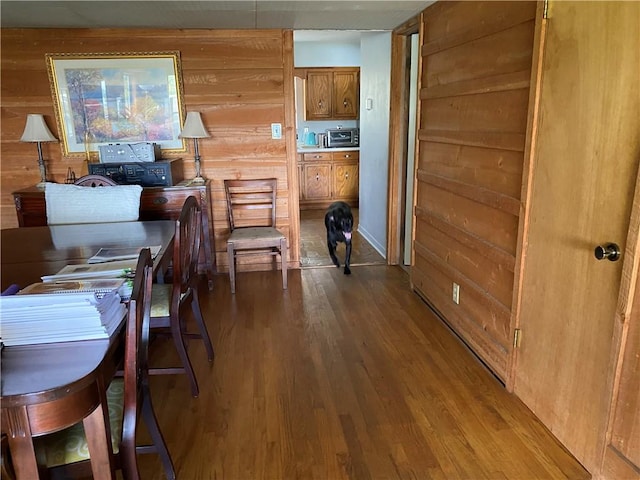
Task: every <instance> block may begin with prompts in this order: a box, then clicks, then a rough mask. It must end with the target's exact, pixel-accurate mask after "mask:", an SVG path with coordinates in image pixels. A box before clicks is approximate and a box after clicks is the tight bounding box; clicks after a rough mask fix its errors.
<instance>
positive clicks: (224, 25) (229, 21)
mask: <svg viewBox="0 0 640 480" xmlns="http://www.w3.org/2000/svg"><path fill="white" fill-rule="evenodd" d="M432 3H434V2H433V1H426V0H395V1H394V0H368V1H360V0H342V1H339V0H338V1H336V0H326V1H315V0H284V1H282V0H281V1H274V0H235V1H234V0H231V1H218V0H210V1H188V0H175V1H157V0H143V1H119V0H102V1H76V0H72V1H55V0H51V1H31V0H22V1H12V0H1V2H0V25H1V26H2V28H56V27H58V28H87V27H89V28H107V27H111V28H170V29H181V28H207V29H209V28H211V29H255V28H260V29H262V28H266V29H269V28H276V29H292V30H393V29H394V28H395V27H397V26H399V25H401V24H403V23H404V22H405V21H407V20H409V19H410V18H412V17H414V16H415V15H417V14H419V13H420V12H421V11H422V10H424V9H425V8H426V7H427V6H429V5H430V4H432Z"/></svg>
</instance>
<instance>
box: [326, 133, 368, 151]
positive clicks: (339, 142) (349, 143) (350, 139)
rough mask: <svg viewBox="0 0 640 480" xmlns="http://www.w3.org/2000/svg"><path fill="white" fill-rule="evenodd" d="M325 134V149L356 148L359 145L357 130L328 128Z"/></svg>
mask: <svg viewBox="0 0 640 480" xmlns="http://www.w3.org/2000/svg"><path fill="white" fill-rule="evenodd" d="M326 133H327V137H326V139H327V140H326V141H327V148H339V147H357V146H359V145H360V139H359V132H358V129H357V128H329V129H327V131H326Z"/></svg>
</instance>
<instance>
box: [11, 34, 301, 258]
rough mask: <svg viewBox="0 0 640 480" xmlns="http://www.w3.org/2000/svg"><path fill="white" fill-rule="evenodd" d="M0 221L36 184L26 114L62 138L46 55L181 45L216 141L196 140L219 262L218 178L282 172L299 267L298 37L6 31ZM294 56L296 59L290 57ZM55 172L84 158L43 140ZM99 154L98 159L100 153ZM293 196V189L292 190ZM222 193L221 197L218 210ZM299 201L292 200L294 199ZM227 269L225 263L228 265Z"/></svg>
mask: <svg viewBox="0 0 640 480" xmlns="http://www.w3.org/2000/svg"><path fill="white" fill-rule="evenodd" d="M0 35H1V38H0V40H1V41H2V47H3V48H2V51H1V52H0V54H1V63H0V67H1V71H0V75H1V82H0V88H1V90H0V93H1V95H2V96H1V98H0V101H1V107H2V108H1V118H0V120H1V121H2V126H3V127H2V132H1V137H0V140H1V144H0V153H1V155H2V175H1V177H0V182H1V184H0V188H1V190H2V196H1V197H0V198H1V201H0V207H1V210H0V214H1V218H0V222H1V227H2V228H8V227H13V226H16V225H17V218H16V214H15V208H14V205H13V201H12V198H11V192H12V191H15V190H19V189H21V188H25V187H28V186H30V185H33V184H35V183H37V182H38V181H39V171H38V166H37V151H36V147H35V145H33V144H27V143H21V142H19V138H20V136H21V134H22V130H23V129H24V122H25V118H26V115H27V114H28V113H43V114H44V115H45V119H46V121H47V123H48V125H49V127H50V128H51V130H52V132H53V133H54V135H56V136H58V137H59V134H58V132H57V125H56V121H55V117H54V110H53V100H52V97H51V92H50V85H49V78H48V73H47V68H46V63H45V58H44V56H45V54H46V53H92V52H93V53H103V52H120V53H121V52H149V51H176V50H177V51H179V52H180V60H181V66H182V86H183V92H184V96H183V103H184V106H185V109H186V110H194V111H199V112H201V114H202V118H203V122H204V124H205V126H206V127H207V129H208V131H209V133H210V134H211V138H208V139H204V140H202V141H200V142H199V146H200V154H201V156H202V171H203V174H204V176H205V177H207V178H209V179H211V180H212V184H213V190H214V191H213V192H212V193H214V198H213V200H212V212H213V213H214V215H215V217H214V218H215V222H214V236H215V239H216V246H217V249H218V252H217V257H218V261H219V262H220V260H222V258H224V255H223V252H224V239H225V233H224V232H225V228H226V227H225V224H226V212H225V211H224V200H223V199H224V196H222V197H220V196H219V195H217V192H218V189H219V185H220V183H221V180H222V179H224V178H241V177H253V178H258V177H264V176H268V177H272V176H276V177H277V178H278V189H279V193H278V201H279V204H278V207H279V211H278V218H279V226H280V227H282V228H283V229H284V230H286V232H287V234H288V239H289V242H290V245H289V247H290V248H289V251H290V261H291V264H290V265H291V266H292V267H293V268H295V267H296V266H297V265H298V250H299V248H298V244H299V219H298V217H297V212H298V210H297V200H296V199H293V197H295V196H296V195H297V174H296V175H295V176H294V177H295V178H290V177H291V175H292V173H291V172H292V169H294V170H295V166H296V158H295V139H293V141H292V135H294V115H293V108H294V104H293V100H292V98H293V97H292V95H293V93H292V92H293V82H292V75H293V69H292V63H293V40H292V33H291V32H288V31H286V32H285V31H282V30H204V29H193V30H191V29H189V30H160V29H158V30H154V29H2V31H1V32H0ZM289 57H290V58H289ZM271 123H281V124H282V130H283V133H284V135H283V140H272V139H271ZM42 146H43V153H44V158H45V161H46V162H47V167H48V172H49V175H50V177H51V178H52V179H53V180H55V181H58V182H62V181H64V179H65V177H66V174H67V168H71V169H72V170H74V171H75V172H76V175H77V176H79V175H82V174H85V173H86V172H87V167H86V159H85V158H84V156H83V155H78V156H69V157H62V154H61V149H60V145H58V144H56V143H44V144H43V145H42ZM185 146H186V149H185V151H184V152H179V153H176V154H175V156H180V157H183V159H184V162H183V164H184V170H185V171H184V176H185V178H190V177H192V176H193V175H194V173H195V168H194V162H193V142H186V145H185ZM96 158H97V155H96ZM292 192H294V193H292ZM221 198H222V200H223V203H222V207H221V206H220V203H219V202H220V201H221ZM292 199H293V200H292ZM222 264H223V265H224V266H226V259H225V261H224V262H222Z"/></svg>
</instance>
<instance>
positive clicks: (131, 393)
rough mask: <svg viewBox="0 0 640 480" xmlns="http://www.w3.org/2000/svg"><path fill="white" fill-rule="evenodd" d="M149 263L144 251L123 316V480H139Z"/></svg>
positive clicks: (140, 257) (146, 368) (147, 348)
mask: <svg viewBox="0 0 640 480" xmlns="http://www.w3.org/2000/svg"><path fill="white" fill-rule="evenodd" d="M152 270H153V260H152V259H151V252H150V250H149V249H148V248H145V249H143V250H142V251H141V252H140V255H139V257H138V263H137V265H136V274H135V277H134V280H133V289H132V293H131V299H130V300H129V308H128V313H127V324H126V334H125V352H124V412H123V423H122V440H121V442H122V444H121V447H120V452H121V456H122V463H123V469H124V470H125V471H126V472H128V474H127V476H126V478H139V476H140V475H139V473H138V463H137V461H136V455H135V451H136V430H137V425H138V418H139V416H140V410H141V408H142V394H143V385H146V384H148V382H149V380H148V375H149V365H148V358H149V316H150V311H151V288H152V278H153V275H152Z"/></svg>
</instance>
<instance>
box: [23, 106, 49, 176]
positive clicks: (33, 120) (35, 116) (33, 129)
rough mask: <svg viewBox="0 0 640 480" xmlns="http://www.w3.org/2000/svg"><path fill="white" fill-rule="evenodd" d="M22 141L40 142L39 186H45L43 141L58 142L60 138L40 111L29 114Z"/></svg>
mask: <svg viewBox="0 0 640 480" xmlns="http://www.w3.org/2000/svg"><path fill="white" fill-rule="evenodd" d="M20 141H21V142H36V143H37V144H38V167H39V168H40V183H38V185H37V187H38V188H44V184H45V183H46V182H47V168H46V166H45V164H44V160H43V158H42V145H41V143H42V142H57V141H58V139H57V138H56V137H54V136H53V134H52V133H51V131H50V130H49V128H48V127H47V124H46V123H45V121H44V116H43V115H41V114H39V113H30V114H29V115H27V124H26V125H25V127H24V132H23V133H22V137H21V138H20Z"/></svg>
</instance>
